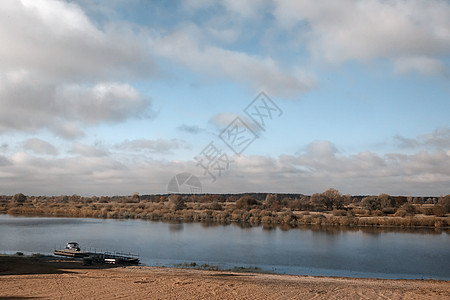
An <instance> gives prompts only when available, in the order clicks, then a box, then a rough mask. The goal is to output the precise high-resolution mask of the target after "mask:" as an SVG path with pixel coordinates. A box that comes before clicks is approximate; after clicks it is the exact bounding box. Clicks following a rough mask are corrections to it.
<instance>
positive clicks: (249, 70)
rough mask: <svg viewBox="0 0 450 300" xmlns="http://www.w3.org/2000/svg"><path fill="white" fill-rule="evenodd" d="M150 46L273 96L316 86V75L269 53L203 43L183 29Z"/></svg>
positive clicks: (197, 68)
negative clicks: (284, 64)
mask: <svg viewBox="0 0 450 300" xmlns="http://www.w3.org/2000/svg"><path fill="white" fill-rule="evenodd" d="M188 31H190V30H188ZM153 47H154V51H155V52H156V53H157V54H158V55H160V56H162V57H165V58H166V59H169V60H170V61H172V62H175V63H177V64H180V65H183V66H184V67H186V68H188V69H190V70H192V71H194V72H199V73H201V74H205V75H206V76H209V77H212V78H227V79H231V80H233V81H235V82H238V83H245V84H248V85H249V86H251V87H252V88H253V89H254V91H255V92H259V91H261V90H264V91H266V92H267V93H269V94H270V95H274V96H299V95H301V94H303V93H304V92H306V91H309V90H311V89H313V88H314V87H315V79H314V78H313V76H312V75H310V74H308V73H307V72H305V71H302V70H300V69H292V70H284V69H282V68H281V67H280V66H279V65H278V64H277V62H276V61H274V60H273V59H272V58H270V57H258V56H252V55H249V54H247V53H244V52H239V51H232V50H226V49H223V48H219V47H216V46H212V45H202V44H201V43H200V42H198V41H197V40H196V38H195V37H193V36H192V33H188V32H186V31H178V32H175V33H173V34H170V35H167V36H164V37H162V38H160V39H158V40H155V41H154V43H153Z"/></svg>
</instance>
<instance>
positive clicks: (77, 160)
mask: <svg viewBox="0 0 450 300" xmlns="http://www.w3.org/2000/svg"><path fill="white" fill-rule="evenodd" d="M0 8H1V9H0V45H2V46H1V47H0V194H14V193H17V192H23V193H26V194H34V195H42V194H46V195H59V194H79V195H116V194H119V195H123V194H131V193H134V192H138V193H140V194H150V193H165V192H167V183H168V182H169V180H170V179H171V178H172V177H173V176H175V175H176V174H179V173H183V172H188V173H191V174H193V175H194V176H197V177H198V178H199V179H200V181H201V183H202V189H203V192H208V193H240V192H278V193H282V192H286V193H305V194H311V193H315V192H322V191H324V190H326V189H328V188H330V187H333V188H336V189H338V190H340V191H341V192H343V193H349V194H380V193H383V192H386V193H390V194H393V195H399V194H401V195H433V196H438V195H441V194H449V193H450V122H449V118H448V114H449V112H450V84H449V79H450V77H449V70H450V69H449V67H450V19H449V18H448V16H449V15H450V2H449V1H441V0H429V1H423V0H410V1H400V0H395V1H389V2H387V1H381V0H343V1H332V0H322V1H304V0H302V1H287V0H258V1H236V0H223V1H211V0H198V1H194V0H188V1H138V0H122V1H120V0H115V1H101V0H94V1H87V0H74V1H59V0H22V1H18V0H6V1H2V3H1V4H0ZM261 92H264V93H265V95H267V96H268V97H269V98H270V99H271V101H272V102H273V103H275V104H276V105H277V106H278V107H279V108H280V109H281V111H282V114H281V115H280V116H278V113H277V114H276V115H274V116H273V117H272V118H269V117H267V118H266V119H265V120H266V121H267V122H266V128H265V130H261V129H260V128H258V125H257V124H256V123H255V122H254V121H253V120H251V119H250V118H249V117H248V116H247V115H246V114H245V111H244V109H245V108H246V107H247V106H248V105H249V104H250V103H252V101H253V100H254V99H255V98H256V99H257V101H261V100H260V98H257V97H258V95H260V93H261ZM258 99H259V100H258ZM256 103H259V104H261V103H262V102H256ZM236 117H239V118H240V120H242V121H243V122H244V123H245V124H247V126H248V128H250V130H251V131H253V133H254V134H256V136H257V138H256V139H255V140H254V141H253V142H252V143H251V144H249V145H247V147H245V149H244V150H242V151H240V150H239V151H236V152H238V153H239V155H236V154H235V152H234V151H233V149H231V148H230V147H229V146H227V144H226V143H225V142H224V141H223V140H222V139H221V138H220V133H221V132H222V131H223V130H225V129H226V128H234V129H236V130H238V131H239V130H241V131H242V130H243V129H245V128H246V127H242V125H241V127H227V126H229V125H230V124H231V123H232V122H233V121H234V120H235V118H236ZM233 124H234V123H233ZM244 131H245V130H244ZM251 131H248V130H247V134H251ZM230 132H231V131H230ZM230 132H228V131H227V133H230ZM222 137H223V136H222ZM244 140H245V139H244V138H242V141H244ZM211 142H213V145H214V146H215V147H216V149H217V150H220V151H221V152H220V153H221V155H222V154H226V155H227V158H228V159H229V161H231V163H229V164H228V165H226V166H225V165H222V168H223V169H222V170H221V171H220V174H219V172H218V170H217V169H214V166H218V165H214V163H217V158H218V157H219V156H215V157H213V158H215V159H216V160H214V162H213V161H209V162H210V163H211V164H208V165H207V167H208V168H207V170H208V171H209V173H208V172H206V173H205V172H204V169H202V168H201V166H199V165H198V162H199V161H200V160H199V159H200V158H202V157H203V160H202V162H203V163H204V162H205V159H206V157H205V156H202V150H204V149H205V147H207V146H208V145H210V143H211ZM235 147H236V145H235ZM210 150H211V149H210ZM234 150H236V149H234ZM222 158H224V156H222ZM222 163H223V159H222ZM212 176H214V178H215V180H213V177H212Z"/></svg>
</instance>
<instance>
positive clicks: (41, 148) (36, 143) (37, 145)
mask: <svg viewBox="0 0 450 300" xmlns="http://www.w3.org/2000/svg"><path fill="white" fill-rule="evenodd" d="M23 148H24V149H25V150H28V151H32V152H34V153H36V154H48V155H57V154H58V150H56V148H55V147H54V146H53V145H52V144H50V143H49V142H46V141H44V140H41V139H39V138H31V139H28V140H26V141H25V144H24V146H23Z"/></svg>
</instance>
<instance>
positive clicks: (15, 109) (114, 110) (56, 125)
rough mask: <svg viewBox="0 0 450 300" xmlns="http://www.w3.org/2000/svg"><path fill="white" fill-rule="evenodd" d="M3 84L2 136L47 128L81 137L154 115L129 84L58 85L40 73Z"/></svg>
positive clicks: (0, 106)
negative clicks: (95, 128) (90, 129)
mask: <svg viewBox="0 0 450 300" xmlns="http://www.w3.org/2000/svg"><path fill="white" fill-rule="evenodd" d="M0 77H1V76H0ZM16 80H17V79H16ZM2 83H3V84H2ZM2 83H0V133H5V132H8V131H25V132H36V131H38V130H39V129H43V128H45V129H49V130H50V131H52V132H54V133H55V134H57V135H59V136H62V137H64V138H69V139H70V138H75V137H79V136H82V135H83V127H85V126H89V125H95V124H99V123H105V122H106V123H114V122H122V121H124V120H126V119H128V118H136V117H149V116H151V114H152V113H151V111H150V109H149V108H150V100H149V99H146V98H144V97H143V96H142V95H141V94H140V93H139V92H138V91H136V90H135V89H134V88H133V87H131V86H130V85H128V84H120V83H115V82H103V83H98V84H96V85H94V86H92V87H89V86H81V85H78V84H59V85H55V84H53V83H51V82H50V83H47V82H43V81H41V80H40V79H39V78H38V75H37V74H36V75H35V76H33V75H28V76H25V77H24V78H23V79H22V80H21V81H18V80H17V81H16V82H15V83H14V84H11V83H10V82H8V81H6V80H5V81H3V82H2ZM2 86H6V87H5V88H3V89H2V88H1V87H2Z"/></svg>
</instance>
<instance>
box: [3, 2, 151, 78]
mask: <svg viewBox="0 0 450 300" xmlns="http://www.w3.org/2000/svg"><path fill="white" fill-rule="evenodd" d="M140 38H141V37H140V36H139V35H137V34H136V33H133V32H132V31H131V30H130V29H127V28H126V27H125V24H121V27H117V26H112V25H109V26H105V28H104V29H101V28H98V27H96V26H95V25H94V24H93V23H92V22H91V21H90V20H89V18H88V17H87V16H86V15H85V13H84V12H83V11H82V9H81V8H80V7H79V6H77V5H75V4H73V3H66V2H62V1H55V0H37V1H34V0H31V1H30V0H27V1H15V0H5V1H2V9H1V10H0V43H1V44H2V45H8V47H1V48H0V71H3V72H4V71H11V70H27V71H37V70H38V71H39V73H41V74H40V75H44V76H45V77H51V78H53V79H54V80H57V79H59V78H61V77H63V78H64V79H68V78H75V79H83V80H86V79H88V78H97V77H98V76H120V77H123V75H126V76H136V74H140V73H142V74H144V73H146V74H152V73H153V72H154V64H153V63H152V61H150V56H148V55H147V50H146V46H145V43H143V42H142V41H141V40H140Z"/></svg>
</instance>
